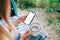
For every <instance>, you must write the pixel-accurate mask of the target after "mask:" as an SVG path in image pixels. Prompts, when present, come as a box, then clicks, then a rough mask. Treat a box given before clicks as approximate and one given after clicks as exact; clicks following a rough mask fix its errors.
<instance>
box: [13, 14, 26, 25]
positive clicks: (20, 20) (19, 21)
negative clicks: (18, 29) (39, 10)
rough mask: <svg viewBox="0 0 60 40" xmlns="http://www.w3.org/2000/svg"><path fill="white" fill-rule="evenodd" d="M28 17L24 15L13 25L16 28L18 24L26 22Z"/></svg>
mask: <svg viewBox="0 0 60 40" xmlns="http://www.w3.org/2000/svg"><path fill="white" fill-rule="evenodd" d="M26 17H27V15H24V16H22V17H20V18H18V19H17V20H15V21H14V23H13V24H14V26H16V25H17V24H18V23H21V22H23V21H24V20H25V18H26Z"/></svg>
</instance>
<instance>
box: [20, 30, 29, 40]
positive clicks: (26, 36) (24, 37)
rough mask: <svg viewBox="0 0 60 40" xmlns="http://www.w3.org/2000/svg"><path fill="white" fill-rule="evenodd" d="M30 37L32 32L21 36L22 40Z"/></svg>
mask: <svg viewBox="0 0 60 40" xmlns="http://www.w3.org/2000/svg"><path fill="white" fill-rule="evenodd" d="M29 36H30V31H29V30H28V31H26V32H25V33H24V34H23V35H21V34H20V40H26V39H27V38H28V37H29Z"/></svg>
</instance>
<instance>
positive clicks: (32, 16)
mask: <svg viewBox="0 0 60 40" xmlns="http://www.w3.org/2000/svg"><path fill="white" fill-rule="evenodd" d="M35 15H36V13H35V12H29V14H28V15H27V17H26V19H25V20H24V23H25V24H27V25H30V23H31V22H32V21H33V19H34V17H35Z"/></svg>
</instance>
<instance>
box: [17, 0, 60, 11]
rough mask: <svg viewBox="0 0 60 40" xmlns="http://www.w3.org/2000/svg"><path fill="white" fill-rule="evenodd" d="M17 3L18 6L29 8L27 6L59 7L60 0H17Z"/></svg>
mask: <svg viewBox="0 0 60 40" xmlns="http://www.w3.org/2000/svg"><path fill="white" fill-rule="evenodd" d="M16 3H17V5H18V7H20V8H29V7H41V8H45V7H47V8H48V7H49V8H57V9H56V10H59V8H60V0H17V2H16Z"/></svg>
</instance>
